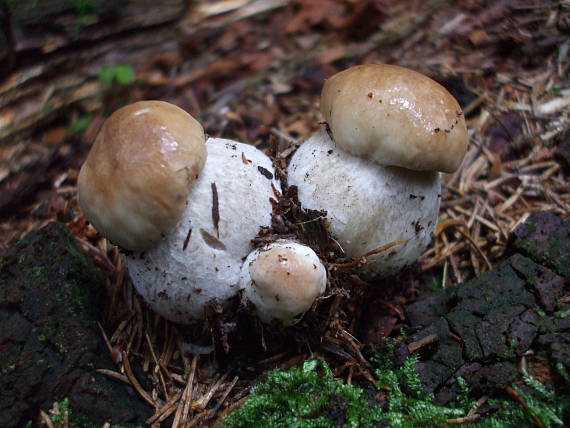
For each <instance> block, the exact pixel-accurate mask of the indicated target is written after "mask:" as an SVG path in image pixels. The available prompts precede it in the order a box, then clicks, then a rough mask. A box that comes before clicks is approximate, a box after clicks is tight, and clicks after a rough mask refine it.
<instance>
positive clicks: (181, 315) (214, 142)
mask: <svg viewBox="0 0 570 428" xmlns="http://www.w3.org/2000/svg"><path fill="white" fill-rule="evenodd" d="M206 148H207V150H208V157H207V160H206V164H205V166H204V169H203V170H202V172H201V173H200V176H199V177H198V179H197V180H196V182H195V183H194V185H193V186H192V189H191V191H190V194H189V195H188V205H187V206H185V208H186V209H185V210H184V212H183V214H182V217H181V218H180V220H179V221H178V224H176V226H175V227H174V229H173V230H172V231H171V232H170V233H169V234H168V235H167V236H166V237H165V238H164V239H162V240H161V241H160V242H159V244H158V245H156V246H154V247H153V248H151V249H150V250H148V251H145V252H144V253H140V254H130V255H127V258H126V260H127V266H128V269H129V274H130V276H131V279H132V281H133V284H134V286H135V288H136V289H137V291H138V292H139V294H141V295H142V297H143V298H144V300H145V301H146V302H147V303H148V304H149V305H150V307H151V308H152V309H153V310H155V311H156V312H158V313H159V314H161V315H162V316H163V317H165V318H167V319H169V320H171V321H174V322H178V323H190V322H191V321H192V320H196V319H200V318H203V317H204V316H205V314H207V305H208V303H209V302H211V303H218V304H221V305H223V304H224V303H226V302H227V300H228V299H230V298H231V297H232V296H235V295H236V294H237V292H238V290H239V286H238V283H239V276H240V269H241V266H242V263H243V260H244V259H245V257H247V255H248V254H249V253H250V252H251V251H252V244H251V240H252V239H254V238H255V237H256V236H257V234H258V233H259V229H260V227H262V226H270V225H271V215H272V205H271V202H270V198H275V195H274V192H273V186H274V187H276V188H277V189H279V188H280V187H279V183H278V182H277V181H275V179H274V178H272V177H273V176H274V170H273V165H272V163H271V160H270V159H269V158H268V157H267V156H266V155H265V154H264V153H263V152H262V151H260V150H258V149H256V148H255V147H253V146H250V145H248V144H242V143H237V142H235V141H231V140H225V139H221V138H209V139H208V140H207V142H206ZM214 188H215V193H216V194H217V204H216V202H215V197H214ZM216 206H217V209H216V208H215V207H216ZM216 213H217V214H216ZM216 218H219V220H216ZM216 224H217V227H216Z"/></svg>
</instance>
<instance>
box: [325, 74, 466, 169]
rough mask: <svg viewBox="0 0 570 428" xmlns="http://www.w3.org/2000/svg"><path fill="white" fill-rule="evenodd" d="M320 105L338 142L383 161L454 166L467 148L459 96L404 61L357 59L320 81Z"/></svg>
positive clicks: (414, 166) (420, 166)
mask: <svg viewBox="0 0 570 428" xmlns="http://www.w3.org/2000/svg"><path fill="white" fill-rule="evenodd" d="M321 111H322V113H323V116H324V118H325V121H326V122H327V123H328V125H329V127H330V129H331V132H332V135H333V138H334V141H335V142H336V143H337V145H339V146H340V147H342V148H343V149H345V150H347V151H348V152H350V153H353V154H356V155H361V156H365V157H368V158H371V159H373V160H374V161H376V162H378V163H379V164H381V165H385V166H400V167H403V168H408V169H413V170H419V171H442V172H453V171H455V170H456V169H457V168H458V167H459V165H460V164H461V161H462V159H463V156H464V155H465V151H466V150H467V143H468V136H467V127H466V125H465V119H464V117H463V113H462V111H461V108H460V107H459V104H458V103H457V100H456V99H455V98H454V97H453V96H452V95H451V94H450V93H449V92H448V91H447V90H446V89H445V88H444V87H443V86H441V85H440V84H439V83H437V82H435V81H433V80H432V79H430V78H429V77H427V76H424V75H423V74H420V73H417V72H415V71H413V70H409V69H407V68H404V67H398V66H395V65H387V64H369V65H359V66H356V67H352V68H349V69H347V70H344V71H341V72H340V73H337V74H335V75H334V76H332V77H331V78H330V79H328V80H327V81H326V82H325V85H324V87H323V91H322V94H321Z"/></svg>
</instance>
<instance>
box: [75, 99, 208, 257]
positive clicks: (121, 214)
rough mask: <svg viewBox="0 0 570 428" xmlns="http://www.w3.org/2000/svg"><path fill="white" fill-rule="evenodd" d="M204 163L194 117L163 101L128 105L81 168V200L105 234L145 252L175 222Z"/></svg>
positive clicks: (108, 124)
mask: <svg viewBox="0 0 570 428" xmlns="http://www.w3.org/2000/svg"><path fill="white" fill-rule="evenodd" d="M205 161H206V145H205V135H204V130H203V128H202V126H201V125H200V123H199V122H198V121H196V120H195V119H194V118H193V117H192V116H190V115H189V114H188V113H186V112H185V111H184V110H182V109H180V108H178V107H176V106H175V105H172V104H169V103H167V102H163V101H140V102H136V103H134V104H130V105H128V106H126V107H123V108H121V109H119V110H117V111H116V112H115V113H113V114H112V115H111V116H110V117H109V118H108V119H107V120H106V121H105V123H104V124H103V127H102V128H101V131H100V132H99V134H98V136H97V139H96V140H95V143H94V144H93V147H92V148H91V151H90V153H89V155H88V157H87V160H86V161H85V163H84V164H83V167H82V168H81V171H80V173H79V179H78V190H79V204H80V205H81V208H82V209H83V211H84V213H85V215H86V217H87V219H88V220H89V221H90V222H91V223H92V224H93V226H94V227H95V229H97V231H98V232H99V233H101V234H102V235H103V236H105V237H107V238H108V239H109V240H110V241H112V242H113V243H115V244H117V245H119V246H121V247H123V248H125V249H127V250H132V251H144V250H146V249H148V248H150V247H152V246H153V245H154V244H156V243H157V242H158V241H159V240H160V239H161V237H163V236H164V235H165V234H166V233H167V232H168V231H169V230H170V229H171V228H173V227H174V226H175V225H176V223H177V222H178V219H179V218H180V216H181V215H182V212H183V211H184V208H185V206H186V203H187V202H186V198H187V196H188V193H189V192H190V189H191V186H192V183H193V182H194V180H195V179H196V178H197V177H198V174H199V173H200V171H201V170H202V168H203V166H204V163H205Z"/></svg>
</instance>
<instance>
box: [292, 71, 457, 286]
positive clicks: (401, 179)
mask: <svg viewBox="0 0 570 428" xmlns="http://www.w3.org/2000/svg"><path fill="white" fill-rule="evenodd" d="M321 111H322V113H323V116H324V117H325V120H326V122H327V124H328V127H329V130H330V134H331V135H329V133H328V132H327V131H325V130H323V131H321V132H320V133H319V134H317V135H314V136H313V137H311V138H310V139H309V140H307V141H306V142H305V143H303V144H302V145H301V146H300V147H299V149H298V150H297V151H296V153H295V154H294V155H293V158H292V160H291V163H290V165H289V169H288V182H289V184H290V185H295V186H297V187H298V195H299V200H300V202H301V203H302V205H303V206H304V207H305V208H310V209H317V210H325V211H326V212H327V217H328V218H329V220H330V224H331V231H332V233H333V234H334V235H336V238H337V240H338V242H339V245H340V246H341V247H342V249H343V250H344V252H345V254H346V256H347V257H349V258H357V257H360V256H361V255H363V254H366V253H368V252H370V251H373V250H375V249H377V248H379V247H382V246H384V245H386V244H389V243H391V242H395V241H399V240H406V242H405V243H403V244H400V245H397V246H395V247H393V248H391V249H390V250H389V251H386V252H382V253H379V254H376V255H373V256H370V257H369V258H368V260H367V263H366V264H364V265H363V267H362V269H363V272H364V273H367V274H369V275H382V276H386V275H390V274H393V273H396V272H397V271H399V270H401V269H402V268H403V267H405V266H406V265H409V264H411V263H413V262H414V261H415V260H416V259H417V258H418V257H419V256H420V254H421V253H422V252H423V251H424V250H425V248H426V247H427V245H428V244H429V242H430V240H431V236H432V234H433V231H434V228H435V225H436V222H437V214H438V210H439V199H440V177H439V173H438V172H437V171H442V172H453V171H455V170H456V169H457V168H458V167H459V165H460V163H461V160H462V159H463V156H464V154H465V151H466V148H467V142H468V137H467V129H466V125H465V120H464V118H463V114H462V112H461V109H460V107H459V105H458V103H457V101H456V100H455V99H454V98H453V96H452V95H451V94H449V92H447V90H446V89H445V88H443V87H442V86H441V85H439V84H438V83H436V82H435V81H433V80H431V79H430V78H428V77H426V76H424V75H422V74H420V73H417V72H415V71H412V70H409V69H406V68H402V67H397V66H393V65H385V64H376V65H362V66H356V67H353V68H350V69H348V70H345V71H342V72H340V73H338V74H336V75H334V76H333V77H331V78H330V79H328V80H327V81H326V83H325V85H324V88H323V91H322V94H321Z"/></svg>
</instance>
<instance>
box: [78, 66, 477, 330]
mask: <svg viewBox="0 0 570 428" xmlns="http://www.w3.org/2000/svg"><path fill="white" fill-rule="evenodd" d="M321 109H322V113H323V116H324V118H325V120H326V123H327V129H325V130H323V131H321V132H320V133H318V134H316V135H314V136H313V137H311V138H310V139H309V140H307V141H306V142H305V143H303V144H302V145H301V146H300V147H299V148H298V149H297V151H296V152H295V153H294V155H293V157H292V159H291V162H290V165H289V167H288V171H287V173H288V177H287V179H288V183H289V185H294V186H297V188H298V196H299V200H300V202H301V203H302V205H303V207H305V208H310V209H316V210H324V211H326V212H327V217H328V219H329V223H330V231H331V233H332V234H333V235H334V236H335V238H336V240H337V241H338V243H339V245H340V246H341V247H342V250H343V251H344V252H345V256H346V257H347V258H358V257H359V256H361V255H363V254H367V253H369V254H374V255H371V256H370V257H369V259H368V260H367V263H365V264H363V265H362V272H363V273H364V274H367V275H375V276H377V275H383V276H386V275H390V274H393V273H395V272H397V271H398V270H400V269H402V268H403V267H405V266H406V265H409V264H411V263H412V262H414V261H415V260H416V259H417V258H418V256H419V255H420V254H421V253H422V252H423V251H424V250H425V248H426V247H427V245H428V243H429V241H430V239H431V235H432V233H433V230H434V227H435V223H436V219H437V213H438V209H439V200H440V194H439V193H440V178H439V172H438V171H442V172H451V171H454V170H455V169H456V168H458V166H459V164H460V163H461V160H462V158H463V156H464V153H465V150H466V146H467V140H468V139H467V132H466V126H465V120H464V118H463V116H462V113H461V110H460V107H459V105H458V104H457V101H456V100H455V99H454V98H453V97H452V96H451V95H450V94H449V93H448V92H447V91H446V90H445V89H444V88H443V87H442V86H440V85H439V84H437V83H436V82H434V81H433V80H431V79H429V78H427V77H426V76H423V75H421V74H419V73H416V72H414V71H411V70H408V69H405V68H401V67H396V66H390V65H365V66H357V67H353V68H351V69H348V70H345V71H343V72H340V73H338V74H336V75H334V76H333V77H332V78H330V79H328V80H327V81H326V83H325V86H324V88H323V92H322V97H321ZM78 189H79V203H80V205H81V207H82V209H83V211H84V213H85V215H86V217H87V219H88V220H89V221H90V222H91V223H92V224H93V226H94V227H95V228H96V229H97V230H98V231H99V232H100V233H101V234H102V235H103V236H105V237H107V238H108V239H109V240H110V241H112V242H114V243H115V244H117V245H119V246H121V247H122V248H123V249H125V250H129V251H128V252H127V255H126V260H127V265H128V269H129V273H130V275H131V278H132V280H133V283H134V286H135V287H136V289H137V290H138V292H139V293H140V295H141V296H142V297H143V298H144V299H145V300H146V302H147V303H148V304H149V305H150V306H151V308H152V309H154V310H155V311H156V312H158V313H159V314H161V315H162V316H164V317H165V318H167V319H170V320H172V321H175V322H179V323H191V322H192V321H194V320H198V319H202V318H204V317H205V316H206V315H207V314H208V313H209V312H210V310H211V309H212V308H213V307H214V306H217V305H222V306H223V305H225V304H226V303H227V302H229V300H230V299H232V298H233V297H235V296H237V295H238V294H239V293H241V294H242V295H243V296H244V297H245V299H246V300H247V301H249V302H250V303H251V304H252V305H253V307H254V310H255V312H256V313H257V315H258V317H259V318H260V319H261V320H262V321H264V322H271V321H273V320H277V321H279V322H281V323H283V324H285V325H288V324H292V323H294V322H295V321H296V320H298V319H299V317H300V316H301V315H302V314H303V313H305V312H306V311H307V310H309V309H310V308H311V306H312V305H313V303H314V302H315V300H316V299H317V298H318V297H319V296H321V295H322V294H323V293H324V291H325V288H326V284H327V270H326V268H325V266H324V265H323V263H322V262H321V261H320V259H319V257H318V255H317V254H316V253H315V252H314V251H313V250H312V249H311V248H309V247H307V246H305V245H302V244H301V243H298V242H295V241H291V240H277V241H275V242H272V243H270V244H266V245H265V246H263V247H260V248H253V245H252V241H253V240H254V238H255V237H256V236H257V235H258V233H259V231H260V229H261V228H264V227H269V226H270V225H271V220H272V207H273V206H272V199H274V198H278V196H279V195H280V194H282V189H281V183H280V182H279V180H277V178H276V176H275V171H274V168H273V164H272V161H271V159H270V158H269V157H268V156H267V155H265V154H264V153H263V152H262V151H260V150H258V149H257V148H255V147H253V146H251V145H247V144H243V143H240V142H236V141H231V140H226V139H221V138H206V136H205V134H204V130H203V128H202V126H201V125H200V124H199V123H198V122H197V121H196V120H195V119H194V118H192V116H190V115H189V114H188V113H186V112H184V111H183V110H181V109H180V108H178V107H176V106H174V105H172V104H169V103H166V102H161V101H141V102H137V103H134V104H131V105H129V106H126V107H123V108H121V109H119V110H117V111H116V112H115V113H114V114H113V115H111V116H110V117H109V118H108V119H107V121H106V122H105V123H104V125H103V127H102V129H101V131H100V133H99V135H98V137H97V139H96V141H95V143H94V145H93V147H92V149H91V152H90V153H89V156H88V157H87V160H86V161H85V163H84V165H83V167H82V169H81V171H80V174H79V179H78ZM395 241H401V243H400V245H396V246H394V247H393V248H392V249H391V251H390V252H385V253H381V252H375V251H374V250H375V249H377V248H379V247H382V246H386V245H387V244H390V243H393V242H395Z"/></svg>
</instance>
